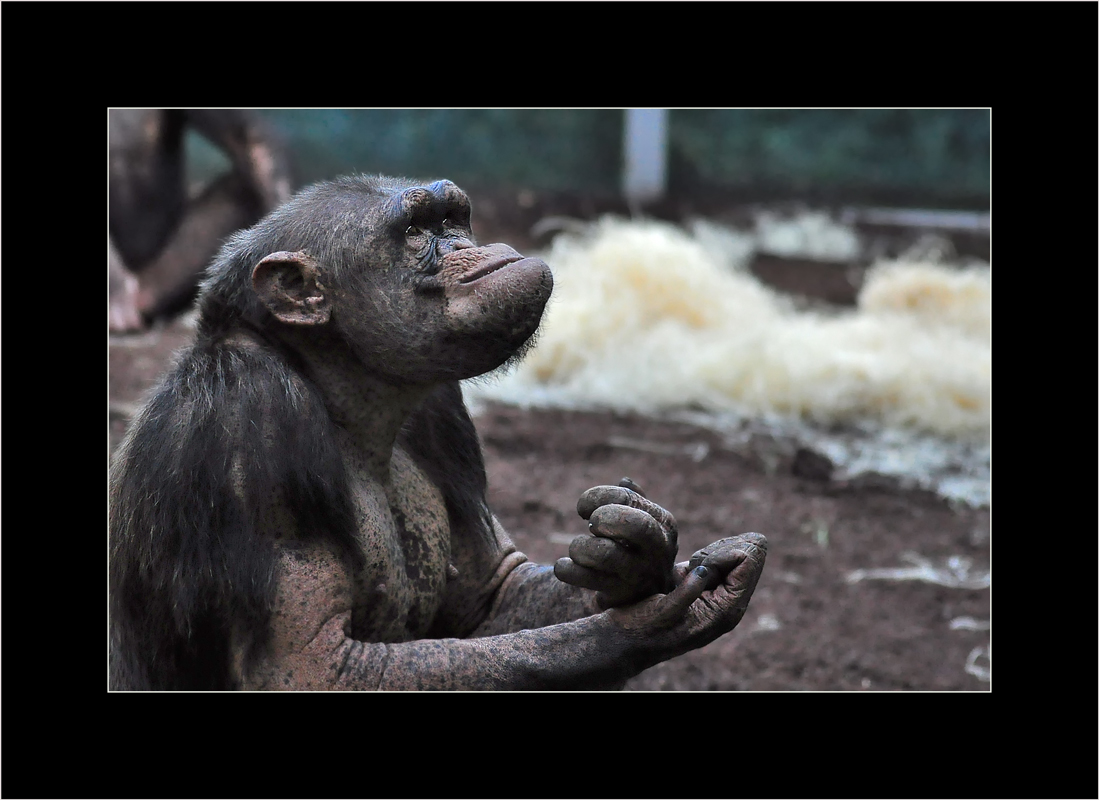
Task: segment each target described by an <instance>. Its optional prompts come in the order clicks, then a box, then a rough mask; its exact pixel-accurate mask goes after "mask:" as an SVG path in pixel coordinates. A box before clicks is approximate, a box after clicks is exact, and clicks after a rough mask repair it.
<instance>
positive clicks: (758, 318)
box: [108, 109, 992, 691]
mask: <svg viewBox="0 0 1099 800" xmlns="http://www.w3.org/2000/svg"><path fill="white" fill-rule="evenodd" d="M109 113H112V114H117V113H118V112H115V111H112V112H109ZM242 119H245V120H247V126H248V129H249V130H253V129H254V132H255V136H254V137H253V136H252V135H251V134H249V136H245V137H243V139H242V141H243V140H248V141H260V140H262V142H263V147H264V148H267V149H266V150H265V152H273V153H277V154H279V155H280V161H281V162H282V163H285V165H286V176H287V178H286V179H287V180H288V181H289V184H290V187H289V188H291V189H293V188H297V187H300V186H302V185H305V184H308V183H311V182H313V181H316V180H322V179H325V178H330V177H334V176H336V175H340V174H344V173H348V172H359V171H362V172H381V173H387V174H396V175H405V176H408V177H414V178H423V179H425V180H430V179H436V178H443V177H445V178H449V179H450V180H453V181H454V182H456V183H458V184H459V185H460V186H462V188H463V189H465V190H466V192H467V193H468V194H469V195H470V197H471V199H472V203H473V227H474V232H475V233H476V234H477V236H478V239H479V241H481V242H483V243H487V242H491V241H506V242H508V243H510V244H512V245H513V246H515V247H516V248H517V249H519V250H520V251H522V252H527V253H534V252H537V253H539V254H540V255H542V256H543V257H544V258H545V259H546V261H547V263H549V265H550V267H551V269H553V271H554V278H555V288H554V295H553V297H552V298H551V301H550V304H549V306H548V308H547V312H546V315H545V317H544V320H543V326H542V330H541V331H540V335H539V340H538V346H537V347H536V348H535V349H534V350H533V351H532V352H531V354H530V355H529V356H528V357H527V359H526V360H525V361H524V362H523V363H522V364H521V365H520V366H519V367H518V368H516V369H515V370H513V371H512V372H510V373H508V374H505V375H493V376H490V377H488V378H485V379H480V380H476V381H470V382H466V384H465V386H464V392H465V396H466V399H467V403H468V404H469V405H470V406H471V409H472V410H473V412H474V415H475V421H476V423H477V426H478V430H479V432H480V435H481V438H482V441H483V443H484V449H485V454H486V465H487V468H488V471H489V485H490V498H489V499H490V503H491V505H492V507H493V510H494V512H495V513H496V514H497V516H498V517H499V518H500V519H501V521H502V522H503V524H504V526H505V528H507V529H508V530H509V532H511V534H512V536H513V538H514V539H515V541H516V543H517V544H518V546H519V548H520V549H521V550H522V551H523V552H525V553H527V554H528V555H529V556H530V557H531V558H532V559H533V560H535V561H538V562H540V563H553V561H554V560H556V558H558V557H559V556H560V555H562V554H564V552H565V551H566V549H567V547H568V543H569V541H571V539H572V537H574V536H576V535H578V534H579V533H581V532H582V530H581V529H582V528H583V526H582V524H581V523H582V520H580V519H579V518H578V517H576V516H575V513H574V507H575V502H576V498H577V497H578V496H579V494H580V493H581V492H583V491H584V490H585V489H587V488H588V487H590V486H593V485H596V484H601V483H615V482H617V481H618V479H619V478H621V477H623V476H624V475H628V476H630V477H631V478H633V479H634V480H636V481H637V482H638V483H639V484H640V485H641V486H643V487H644V488H645V489H646V491H647V492H648V494H649V496H650V497H652V498H653V499H654V500H656V502H659V503H661V504H663V505H665V506H666V507H668V508H669V509H670V510H671V511H672V512H673V513H674V514H675V515H676V517H677V519H678V520H679V523H680V555H681V557H682V558H687V557H688V556H689V555H690V553H691V552H693V551H694V550H695V549H697V548H699V547H702V546H704V545H706V544H708V543H709V542H711V541H713V540H714V539H717V538H720V537H721V536H724V535H729V534H730V533H733V532H739V531H746V530H757V531H760V532H763V533H765V534H767V536H768V537H769V541H770V542H771V553H770V555H769V557H768V566H767V571H766V573H765V575H764V579H763V582H762V583H761V584H760V588H759V589H758V591H757V593H756V595H755V597H754V598H753V601H752V606H751V608H750V610H749V613H748V616H747V617H746V618H745V620H744V622H743V623H742V624H741V626H740V627H739V628H738V629H737V630H736V631H734V632H733V633H732V634H730V635H728V636H726V637H723V638H722V639H721V640H719V641H718V642H715V643H713V644H711V645H710V646H708V647H706V648H704V649H703V650H701V651H697V652H695V653H690V654H688V655H686V656H683V657H681V658H678V659H674V660H673V661H671V662H666V663H665V664H661V665H658V666H656V667H654V668H652V669H650V670H648V671H646V672H645V673H643V674H642V675H641V676H638V677H637V678H635V679H634V680H632V681H631V682H630V684H629V686H628V688H630V689H633V690H666V689H680V690H683V689H686V690H696V689H718V690H723V689H755V690H859V691H861V690H871V691H873V690H925V691H926V690H963V691H973V690H977V691H981V690H988V688H989V686H990V677H991V642H990V633H989V631H990V585H991V579H990V561H991V553H990V501H991V435H990V434H991V345H992V343H991V266H990V262H991V217H990V201H991V197H990V174H991V172H990V165H991V162H990V112H989V110H988V109H943V110H938V109H866V110H858V109H852V110H828V109H824V110H794V109H765V110H751V109H731V110H709V109H705V110H693V109H670V110H666V109H633V110H628V109H608V110H602V109H600V110H567V109H562V110H517V109H506V110H495V109H465V110H447V109H435V110H416V109H393V110H385V109H367V110H292V109H273V110H262V109H261V110H253V111H249V112H243V115H242ZM241 124H245V123H241ZM115 130H116V128H115V127H114V126H113V123H112V127H111V131H112V132H113V131H115ZM112 137H114V141H109V145H110V149H111V154H112V155H111V157H112V159H115V158H116V150H117V151H118V153H117V158H118V159H119V160H120V163H122V162H124V161H125V157H126V153H125V152H124V151H123V149H121V148H118V147H116V145H117V144H118V141H119V139H118V138H117V137H115V134H113V133H112V135H111V136H109V139H111V138H112ZM230 138H231V137H230ZM171 158H172V160H173V161H178V166H179V167H180V168H181V169H182V170H183V174H184V175H185V176H186V178H185V181H186V183H185V185H186V194H187V198H188V201H194V202H196V203H198V201H200V200H202V199H203V198H210V197H211V196H212V192H211V188H210V187H212V186H216V185H218V184H217V182H218V181H219V180H222V181H223V180H224V179H225V176H226V174H232V173H235V172H241V171H245V172H247V171H248V169H249V167H248V166H247V163H246V162H247V161H248V159H246V158H245V159H242V158H241V157H240V152H239V150H235V149H234V146H233V144H232V141H230V142H229V144H226V141H225V140H222V139H219V137H218V136H210V135H209V131H208V130H204V129H203V126H202V125H191V126H188V127H185V133H184V134H183V136H182V139H181V140H180V144H179V146H178V150H177V151H173V152H172V154H171ZM254 160H255V159H253V161H254ZM112 163H114V162H113V161H112ZM242 164H243V165H244V166H242ZM112 174H113V173H112ZM249 179H250V180H253V182H254V180H255V176H249ZM272 185H273V183H272ZM111 192H112V193H114V194H118V189H117V188H116V187H115V184H114V181H113V179H112V188H111ZM271 193H272V194H273V195H278V194H279V192H275V191H273V190H272V192H271ZM213 207H214V206H213V205H209V206H208V208H213ZM112 208H113V206H112ZM206 209H207V207H203V213H206ZM241 213H243V212H241ZM249 213H253V211H252V210H249ZM195 216H196V218H197V217H198V216H200V215H198V214H196V215H195ZM240 219H241V220H243V219H245V217H244V216H242V217H241V218H240ZM224 222H225V220H224V219H223V220H222V223H224ZM236 224H238V225H245V224H250V222H245V221H240V222H238V223H236ZM111 227H112V235H114V229H115V227H116V221H115V219H114V212H113V211H112V221H111ZM178 230H179V231H181V232H182V233H181V235H180V237H179V238H183V239H186V238H187V236H185V235H183V234H184V233H186V225H184V224H181V225H180V226H178ZM211 230H213V228H211ZM219 235H220V234H219ZM203 258H208V256H204V257H203ZM166 263H167V262H166ZM203 263H205V261H200V262H196V263H195V264H192V266H191V268H192V269H194V270H200V269H201V266H202V264H203ZM155 266H156V264H155V263H154V267H155ZM139 267H140V265H138V267H135V269H134V270H133V271H134V281H136V282H137V283H143V285H144V286H145V287H149V286H152V282H151V280H150V278H149V277H148V276H149V275H150V274H153V273H155V269H147V270H146V271H144V272H143V271H142V269H141V268H139ZM196 274H197V273H196ZM135 285H136V284H135ZM190 286H191V289H192V291H191V293H190V294H189V295H186V296H185V298H184V299H185V300H186V302H182V303H177V304H176V305H174V306H172V307H171V308H168V309H167V310H158V311H156V312H155V313H151V312H148V311H147V312H146V313H145V315H144V317H143V318H141V319H140V320H139V321H137V322H134V323H133V324H132V325H131V326H130V327H129V328H128V329H127V330H125V331H123V330H115V329H114V328H113V326H112V333H111V334H110V336H109V422H108V449H109V452H110V451H113V449H114V447H116V446H117V443H118V441H119V440H120V438H121V437H122V436H123V435H124V433H125V430H126V427H127V425H128V422H129V419H130V418H131V417H132V415H133V413H134V412H135V411H136V409H137V407H138V405H139V403H140V399H141V397H142V396H143V394H144V392H146V391H147V390H148V388H149V386H150V385H151V384H152V383H153V382H154V381H155V380H156V378H157V376H158V375H159V374H160V373H161V372H162V371H163V370H164V369H166V367H167V365H168V363H169V360H170V357H171V353H172V352H173V351H174V350H175V349H177V348H178V347H180V346H183V345H185V344H186V343H187V341H189V339H190V337H191V336H192V331H193V328H192V325H193V318H192V316H191V313H190V312H189V310H188V309H189V298H190V297H193V286H194V280H193V279H192V281H191V283H190Z"/></svg>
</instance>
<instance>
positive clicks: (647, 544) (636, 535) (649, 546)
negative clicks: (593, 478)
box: [588, 504, 674, 554]
mask: <svg viewBox="0 0 1099 800" xmlns="http://www.w3.org/2000/svg"><path fill="white" fill-rule="evenodd" d="M588 527H589V528H590V529H591V532H592V533H593V534H595V535H596V536H602V537H605V538H608V539H614V540H615V541H617V542H621V543H623V544H625V545H626V547H635V548H639V549H640V550H642V551H643V552H646V553H657V554H664V553H666V552H667V551H668V549H669V545H670V544H671V543H673V542H674V540H670V537H669V535H668V534H666V533H665V532H664V529H663V528H661V527H660V523H659V522H657V521H656V519H654V518H653V516H652V515H651V514H647V513H645V512H644V511H642V510H640V509H637V508H631V507H630V506H623V505H617V504H612V505H608V506H599V508H597V509H595V510H594V511H593V512H592V513H591V517H590V518H589V521H588Z"/></svg>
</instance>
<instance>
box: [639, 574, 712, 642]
mask: <svg viewBox="0 0 1099 800" xmlns="http://www.w3.org/2000/svg"><path fill="white" fill-rule="evenodd" d="M712 578H713V573H712V572H711V570H710V569H709V568H708V567H701V566H700V567H695V568H694V569H692V570H691V571H690V572H688V573H687V577H686V578H684V579H683V582H682V583H681V584H679V586H677V587H675V588H674V589H673V590H672V591H671V592H669V593H668V594H666V595H664V597H663V598H662V599H661V600H660V603H659V605H658V606H657V610H656V615H655V616H654V617H653V624H655V625H657V626H658V627H669V626H671V625H674V624H675V623H677V622H679V620H680V619H682V618H683V616H684V615H685V614H686V613H687V610H688V609H689V608H690V607H691V603H693V602H694V601H695V600H697V599H698V598H699V597H701V596H702V593H703V592H704V591H706V589H707V588H708V587H709V584H710V582H711V580H712Z"/></svg>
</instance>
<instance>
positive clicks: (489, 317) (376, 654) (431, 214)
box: [111, 178, 766, 689]
mask: <svg viewBox="0 0 1099 800" xmlns="http://www.w3.org/2000/svg"><path fill="white" fill-rule="evenodd" d="M469 220H470V208H469V201H468V198H466V196H465V194H464V193H463V192H462V191H461V190H460V189H458V187H456V186H455V185H454V184H452V183H449V182H447V181H439V182H437V183H433V184H430V185H426V186H425V185H418V184H415V183H411V182H406V181H401V180H397V179H386V178H347V179H341V180H339V181H335V182H330V183H326V184H321V185H319V186H317V187H314V188H312V189H310V190H307V191H305V192H303V193H301V194H300V195H298V196H296V197H295V198H294V199H292V200H291V201H290V202H289V203H288V204H286V205H284V206H283V207H281V208H280V209H278V210H277V211H275V212H273V213H272V214H271V215H269V216H268V217H266V218H265V219H264V220H262V221H261V222H260V223H258V224H257V225H256V226H255V227H254V228H252V229H251V230H249V231H247V232H243V233H241V234H238V235H237V236H235V237H233V238H232V239H231V240H230V241H229V242H228V243H227V245H226V247H225V248H224V249H223V251H222V253H221V254H220V256H219V258H218V259H217V260H216V261H215V262H214V264H213V265H212V266H211V269H210V272H209V277H208V279H207V281H206V282H205V284H204V287H203V294H202V296H201V297H200V300H199V308H200V319H199V329H198V334H197V337H196V344H195V346H194V347H193V348H192V350H191V351H190V352H189V353H186V354H184V356H183V357H182V358H181V359H180V362H179V365H178V366H177V368H176V370H175V372H174V373H172V374H171V375H169V376H168V377H167V378H166V380H165V383H164V385H163V386H162V387H161V389H160V390H159V391H158V392H157V393H155V394H154V396H153V398H152V399H151V400H150V404H149V407H148V409H147V410H146V411H145V412H143V413H142V414H141V415H140V416H139V418H138V419H137V420H136V421H135V424H134V426H133V427H132V428H131V431H130V433H129V434H128V436H127V440H126V441H125V442H124V443H123V445H122V447H121V448H120V451H119V453H118V456H117V457H116V462H115V464H114V466H113V468H112V473H111V625H112V668H111V671H112V679H111V682H112V686H113V687H114V688H122V689H157V688H177V689H178V688H184V689H186V688H215V689H223V688H245V689H603V688H611V687H615V686H620V685H621V684H622V682H624V681H625V680H626V679H628V678H629V677H631V676H633V675H636V674H637V673H638V672H640V671H641V670H643V669H646V668H647V667H650V666H652V665H654V664H656V663H659V662H660V661H663V660H665V659H668V658H672V657H674V656H677V655H680V654H682V653H685V652H687V651H689V650H692V649H694V648H697V647H701V646H703V645H705V644H707V643H708V642H710V641H712V640H713V639H715V638H717V637H718V636H720V635H722V634H724V633H726V632H728V631H729V630H731V629H732V628H733V627H735V625H736V624H737V623H738V622H739V621H740V619H741V618H742V616H743V614H744V611H745V609H746V607H747V604H748V601H749V599H750V598H751V595H752V592H753V591H754V589H755V586H756V584H757V582H758V580H759V578H760V575H761V572H762V569H763V565H764V560H765V557H766V541H765V540H764V538H763V537H762V536H760V535H759V534H754V533H750V534H742V535H740V536H734V537H731V538H725V539H720V540H719V541H717V542H715V543H714V544H712V545H710V546H709V547H707V548H704V549H703V550H701V551H699V552H697V553H695V554H694V555H693V556H692V557H691V558H690V560H689V561H686V562H683V563H680V564H676V563H675V558H676V550H677V541H676V539H677V529H676V522H675V519H674V517H673V516H672V515H671V514H670V513H669V512H668V511H666V510H665V509H663V508H662V507H661V506H659V505H657V504H656V503H654V502H652V501H650V500H649V499H648V498H646V497H645V496H644V493H643V492H641V491H640V487H637V486H636V484H633V483H632V482H631V481H628V479H625V480H623V482H622V485H619V486H598V487H595V488H593V489H590V490H589V491H587V492H585V493H584V494H583V495H582V496H581V497H580V500H579V502H578V504H577V511H578V512H579V514H580V516H581V517H582V518H584V519H587V520H588V523H589V531H590V532H589V533H588V534H583V535H581V536H579V537H578V538H577V539H576V540H575V541H574V542H573V544H572V546H570V548H569V555H568V556H567V557H565V558H562V559H561V560H560V561H558V562H557V564H556V566H555V567H552V568H551V567H545V566H539V565H537V564H532V563H530V562H529V561H528V560H527V558H526V557H525V556H524V555H523V554H522V553H520V552H518V551H517V550H516V548H515V546H514V544H513V543H512V541H511V539H510V538H509V537H508V535H507V533H506V532H505V531H504V530H503V528H502V527H501V525H500V524H499V522H498V521H497V520H496V519H495V517H493V516H492V514H491V512H490V511H489V509H488V507H487V504H486V500H485V491H486V487H485V476H484V464H483V459H482V456H481V452H480V447H479V444H478V441H477V437H476V433H475V431H474V429H473V426H472V423H471V421H470V419H469V416H468V413H467V411H466V409H465V407H464V405H463V404H462V401H461V393H460V389H459V387H458V384H457V383H456V381H457V380H459V379H461V378H465V377H470V376H474V375H479V374H483V373H485V372H488V371H491V370H493V369H496V368H498V367H500V366H501V365H503V364H505V363H507V362H508V361H509V360H513V359H515V358H517V357H519V356H521V354H522V352H523V350H524V348H526V347H527V346H529V343H530V341H531V339H532V337H533V335H534V333H535V331H536V329H537V326H538V323H539V321H540V319H541V315H542V311H543V309H544V307H545V304H546V302H547V300H548V299H549V295H550V291H551V288H552V276H551V274H550V272H549V269H548V267H547V266H546V265H545V264H544V263H543V262H542V261H540V260H539V259H536V258H523V257H522V256H521V255H520V254H518V253H516V252H515V251H514V250H513V249H511V248H510V247H508V246H507V245H502V244H494V245H487V246H478V245H477V244H476V242H475V239H474V238H473V233H472V230H471V228H470V222H469ZM208 431H214V432H215V433H213V434H211V433H209V432H208ZM154 497H155V498H156V500H155V502H153V501H152V500H151V498H154ZM181 520H182V521H185V524H183V523H182V522H181Z"/></svg>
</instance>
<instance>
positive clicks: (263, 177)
mask: <svg viewBox="0 0 1099 800" xmlns="http://www.w3.org/2000/svg"><path fill="white" fill-rule="evenodd" d="M186 114H187V121H188V122H189V123H190V124H191V125H193V126H194V128H195V130H197V131H198V132H199V133H201V134H202V135H203V136H204V137H206V138H207V139H208V140H210V142H211V143H212V144H214V145H215V146H217V147H219V148H220V149H221V150H222V151H223V152H224V153H225V154H226V155H227V156H228V157H229V160H230V161H231V162H232V164H233V168H234V170H235V171H236V172H237V173H238V174H240V175H242V176H244V177H245V178H246V179H247V180H248V181H249V183H250V184H251V187H252V189H253V190H254V191H255V192H256V194H257V195H258V196H259V198H260V200H261V202H262V205H263V210H264V211H268V210H270V209H272V208H274V207H275V206H277V205H279V204H280V203H283V202H285V201H286V200H288V199H289V198H290V191H291V186H290V165H289V161H288V159H287V157H286V154H285V151H284V148H283V147H281V146H280V145H279V144H278V143H277V142H275V141H274V140H273V139H272V136H271V133H270V131H269V130H267V128H266V127H265V126H264V125H263V124H262V123H261V121H260V120H259V119H258V118H257V117H255V116H254V115H253V114H251V113H249V112H247V111H239V110H235V109H192V110H189V111H187V112H186Z"/></svg>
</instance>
